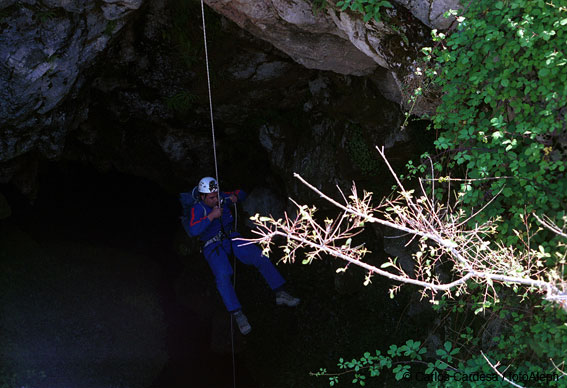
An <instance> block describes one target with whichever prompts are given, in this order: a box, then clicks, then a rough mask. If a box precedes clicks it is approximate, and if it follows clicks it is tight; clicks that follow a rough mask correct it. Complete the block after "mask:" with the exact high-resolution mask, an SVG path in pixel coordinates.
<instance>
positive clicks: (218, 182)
mask: <svg viewBox="0 0 567 388" xmlns="http://www.w3.org/2000/svg"><path fill="white" fill-rule="evenodd" d="M201 19H202V20H203V44H204V46H205V65H206V68H207V88H208V91H209V112H210V116H211V133H212V138H213V157H214V160H215V178H216V180H217V192H218V204H219V206H221V198H220V192H221V190H220V181H219V169H218V163H217V144H216V139H215V120H214V116H213V97H212V93H211V77H210V74H209V51H208V49H207V27H206V23H205V5H204V2H203V0H201ZM221 225H222V221H221ZM235 226H236V221H235ZM230 244H231V251H232V241H231V242H230ZM232 256H233V265H232V268H233V272H234V274H233V278H232V279H233V280H232V286H233V287H236V257H235V255H234V252H233V255H232ZM233 322H234V319H233V317H232V314H231V315H230V344H231V346H232V385H233V387H234V388H236V360H235V357H234V326H233Z"/></svg>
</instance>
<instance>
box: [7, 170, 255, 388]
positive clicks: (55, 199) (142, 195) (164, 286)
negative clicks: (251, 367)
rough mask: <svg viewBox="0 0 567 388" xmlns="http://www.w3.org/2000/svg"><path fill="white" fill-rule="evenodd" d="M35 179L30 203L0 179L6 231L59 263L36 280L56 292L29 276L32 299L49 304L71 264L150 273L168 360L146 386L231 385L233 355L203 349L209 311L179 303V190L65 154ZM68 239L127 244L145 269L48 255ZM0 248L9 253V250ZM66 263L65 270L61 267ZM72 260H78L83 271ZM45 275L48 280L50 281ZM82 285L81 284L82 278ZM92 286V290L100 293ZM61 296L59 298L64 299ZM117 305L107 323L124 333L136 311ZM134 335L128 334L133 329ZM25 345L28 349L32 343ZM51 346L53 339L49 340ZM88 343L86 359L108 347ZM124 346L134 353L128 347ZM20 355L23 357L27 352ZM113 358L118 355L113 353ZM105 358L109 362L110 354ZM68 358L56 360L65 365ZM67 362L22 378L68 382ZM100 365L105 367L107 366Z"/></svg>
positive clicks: (243, 382)
mask: <svg viewBox="0 0 567 388" xmlns="http://www.w3.org/2000/svg"><path fill="white" fill-rule="evenodd" d="M39 185H40V186H39V192H38V196H37V199H36V200H35V202H34V203H30V202H29V201H28V200H27V199H26V198H24V197H23V196H22V195H21V194H19V193H18V191H17V190H16V189H15V188H14V187H12V186H10V185H1V186H0V190H1V191H2V193H4V195H5V196H6V197H7V198H8V201H9V203H10V204H11V207H12V211H13V215H12V216H11V217H10V218H9V219H8V220H3V221H1V222H2V224H1V225H0V226H1V227H2V229H3V230H4V231H7V230H8V228H17V229H18V230H21V231H23V233H25V234H26V235H27V236H29V238H31V241H32V242H33V243H34V244H37V246H38V249H37V251H38V252H42V251H43V252H45V254H46V255H49V259H48V261H44V262H49V265H50V266H51V268H54V267H58V270H57V272H53V274H56V275H52V272H49V271H47V272H44V273H43V274H41V277H42V279H41V282H43V283H45V284H46V285H47V286H46V287H45V288H50V287H52V288H53V287H55V288H59V286H61V294H59V293H55V292H54V293H53V295H52V294H50V291H49V290H48V291H47V293H46V292H45V290H42V291H41V292H40V291H39V290H38V291H37V292H36V290H34V289H33V288H34V285H33V284H31V285H29V286H28V287H30V293H32V294H34V295H36V294H37V295H36V296H37V298H36V299H39V300H43V301H47V302H48V303H56V302H55V301H54V300H53V299H61V296H60V295H62V294H63V293H64V292H65V290H64V288H65V286H66V285H62V284H59V283H61V280H60V279H67V278H70V277H71V275H69V276H67V274H68V273H71V272H73V271H75V272H77V273H78V272H80V271H83V270H84V271H87V270H88V271H90V272H92V271H93V269H92V268H94V270H95V271H98V269H100V273H101V274H103V276H105V275H106V272H105V271H106V270H105V268H106V269H108V270H109V271H112V270H113V269H116V271H115V272H118V273H113V274H111V275H109V276H111V277H115V278H116V279H115V280H116V283H113V284H122V283H123V284H124V287H126V288H128V287H134V286H130V284H129V283H127V282H130V283H131V282H132V280H131V279H130V280H127V279H129V276H130V273H131V272H140V271H142V272H144V271H146V272H153V274H150V275H151V276H150V277H151V278H152V279H155V287H154V288H153V290H155V293H156V295H152V297H154V298H155V300H156V301H157V307H158V308H159V309H160V310H161V311H162V315H160V316H162V317H163V318H162V319H163V322H164V324H165V329H164V333H165V338H163V342H165V343H163V344H162V347H163V348H164V349H165V353H166V356H167V357H166V359H165V363H164V364H162V366H161V372H158V373H157V374H156V377H155V378H154V379H153V382H151V383H148V384H147V385H145V386H148V387H152V388H162V387H163V388H166V387H171V388H174V387H232V386H233V377H232V356H231V354H230V353H228V354H219V353H215V352H213V351H212V350H211V349H210V343H211V340H210V337H211V331H212V329H211V322H210V319H208V317H207V316H204V315H203V314H202V313H201V312H200V311H195V310H193V309H191V308H190V307H188V305H187V304H185V303H183V302H184V301H183V300H180V299H181V296H180V293H179V292H177V290H176V282H177V283H178V282H179V281H180V280H183V279H181V277H182V275H183V273H184V271H186V268H187V267H186V263H185V262H184V260H187V258H184V257H182V256H179V255H178V254H177V253H176V252H175V250H174V238H175V236H176V234H177V233H179V232H180V230H179V229H180V228H181V225H180V223H179V215H180V206H179V204H178V202H177V193H169V192H166V191H165V190H163V189H161V188H160V187H159V186H157V185H156V184H154V183H152V182H150V181H148V180H146V179H144V178H139V177H135V176H131V175H126V174H121V173H119V172H116V171H111V172H104V173H101V172H98V171H96V170H95V169H93V168H92V167H90V166H87V165H82V164H78V163H68V162H57V163H46V164H45V165H43V166H42V168H41V169H40V176H39ZM67 244H75V245H77V246H78V247H80V248H77V249H78V250H79V251H80V250H81V249H85V248H84V247H99V246H102V247H105V248H104V249H109V250H110V251H112V252H127V253H128V255H130V254H132V255H134V257H138V256H139V257H145V258H148V259H150V260H149V262H148V261H141V262H139V265H141V266H145V265H150V266H151V269H146V270H144V269H143V268H142V269H140V268H135V267H136V265H137V264H136V262H135V261H132V260H129V261H127V264H126V260H125V261H124V263H118V264H117V263H116V262H117V261H118V262H120V261H121V257H120V255H119V253H118V254H112V255H111V254H108V255H106V256H104V255H99V256H96V257H97V259H94V260H100V261H99V262H96V263H89V265H91V264H92V265H91V266H89V267H88V269H85V268H87V267H85V265H86V264H85V265H83V263H80V264H77V265H79V267H77V265H75V264H73V263H70V262H69V259H68V258H61V259H59V258H60V257H63V256H57V254H56V253H53V252H66V251H67V250H68V248H67ZM54 245H57V246H58V247H62V248H61V249H60V250H59V251H54V250H53V249H52V247H53V246H54ZM4 249H9V248H8V247H6V246H5V247H3V248H0V251H3V250H4ZM87 249H88V248H87ZM6 252H9V250H7V251H6ZM105 252H106V251H105ZM1 253H2V252H0V254H1ZM7 254H8V253H6V255H7ZM89 255H90V253H89V254H87V253H85V256H84V257H85V258H84V257H83V256H82V255H81V253H78V254H76V255H75V256H73V257H74V259H73V260H76V261H83V260H85V261H89V260H93V259H92V258H90V259H87V258H86V257H87V256H89ZM2 257H4V256H2ZM42 260H43V259H41V258H40V259H38V261H37V263H41V261H42ZM152 262H153V263H154V264H155V265H152V264H151V263H152ZM34 263H35V262H34ZM4 264H5V265H6V266H7V267H8V268H12V267H13V266H12V267H10V263H9V262H6V263H4ZM67 268H71V269H69V270H67ZM73 268H80V270H74V269H73ZM156 270H157V271H156ZM23 271H24V270H22V271H20V272H23ZM32 272H33V270H32ZM61 274H64V275H61ZM207 275H208V274H207ZM50 276H52V277H53V278H52V279H49V277H50ZM22 282H27V280H26V281H24V280H22ZM97 284H98V283H96V282H95V283H92V284H90V283H89V284H88V287H96V286H97ZM101 284H106V283H101ZM85 286H86V287H87V285H85ZM143 286H144V285H142V286H141V287H143ZM105 291H107V292H108V293H109V294H110V295H113V294H116V295H117V296H116V298H119V297H118V295H119V294H120V292H121V291H120V290H116V291H115V290H105ZM93 292H95V293H96V292H97V291H96V290H95V291H93ZM132 292H134V291H132ZM14 295H16V297H19V296H18V292H16V291H14ZM23 299H24V298H23V297H22V300H23ZM61 303H62V304H65V303H66V302H61ZM73 303H74V302H73ZM80 303H82V306H81V309H83V308H84V309H85V310H89V309H91V310H92V309H94V307H91V306H86V305H85V304H88V303H92V302H90V301H88V300H83V301H80ZM133 303H134V302H133ZM136 303H143V302H136ZM73 306H75V305H74V304H72V303H71V304H68V306H67V307H65V308H66V309H68V310H72V309H73ZM120 306H122V305H120ZM139 307H140V309H141V310H143V309H144V305H141V306H139ZM112 308H116V306H115V307H109V309H108V311H107V313H108V315H109V316H110V315H112V314H113V311H112ZM102 309H104V307H102ZM31 311H33V309H32V310H30V313H29V314H32V313H31ZM52 311H53V313H54V314H57V313H56V312H58V311H65V314H67V313H68V314H69V315H72V314H74V313H76V314H79V315H80V314H82V313H81V312H79V311H77V312H75V311H66V310H64V309H63V310H58V309H57V308H54V309H52ZM122 313H123V314H122V315H121V317H122V318H124V317H125V318H126V319H122V320H117V321H116V322H112V325H114V326H115V329H116V330H115V331H117V332H119V333H121V332H120V330H121V329H123V330H124V331H126V332H127V331H128V330H129V328H130V326H132V323H131V322H129V320H133V321H134V320H139V319H143V317H140V316H139V315H136V316H131V317H128V316H127V315H126V316H125V315H124V314H125V313H124V312H122ZM101 314H102V313H101ZM101 314H99V316H100V315H101ZM227 318H228V315H227ZM42 319H43V318H42V317H33V316H32V317H31V320H32V321H35V320H37V321H38V322H40V321H41V320H42ZM63 319H64V317H53V319H52V320H53V321H56V322H61V321H63ZM99 323H100V325H103V326H104V325H106V323H105V322H99ZM97 324H98V323H97ZM32 326H34V329H33V330H32V332H33V333H41V328H39V327H38V328H35V326H37V325H36V324H35V323H33V324H32ZM55 326H56V325H55ZM95 326H96V325H95ZM56 327H59V326H56ZM54 330H55V329H54ZM61 330H63V331H67V328H66V327H64V326H63V327H62V328H61ZM115 331H112V332H110V333H111V336H112V335H114V333H115ZM132 335H133V337H134V336H135V334H132ZM140 335H145V333H140ZM235 335H236V334H235ZM57 336H58V333H56V332H55V333H54V334H53V335H52V337H57ZM62 336H64V334H62ZM78 336H79V337H80V336H81V334H78ZM95 337H96V336H95ZM92 338H94V337H93V336H91V337H88V336H85V339H84V341H89V339H92ZM54 341H55V340H54ZM111 341H114V340H111ZM142 342H143V340H142ZM130 345H131V347H132V348H133V349H135V348H136V346H137V344H136V343H131V344H130ZM30 346H31V348H34V346H35V345H30ZM49 346H51V347H53V346H52V345H49ZM49 346H48V347H49ZM89 346H90V345H89ZM93 347H94V348H96V350H95V351H93V354H94V356H93V357H98V356H100V354H101V352H102V351H101V349H105V348H106V347H109V348H111V347H112V345H109V344H104V343H103V344H99V345H93ZM128 354H129V355H130V356H131V355H132V352H130V353H128ZM146 356H147V355H146V354H138V355H135V354H134V356H133V357H134V359H133V360H126V361H129V362H132V363H133V364H135V363H136V362H137V361H136V359H137V358H139V359H145V358H146ZM23 357H24V358H25V356H23ZM117 357H119V358H120V353H118V356H117ZM36 358H37V357H36ZM36 358H34V360H33V362H32V361H31V360H30V366H28V365H17V366H16V367H17V369H18V370H27V369H30V368H31V367H32V366H33V367H34V368H36V367H37V366H38V365H39V364H38V362H39V361H37V359H36ZM21 360H22V358H19V361H20V364H23V363H25V362H22V361H21ZM99 361H100V360H96V359H92V360H89V355H88V354H85V355H84V357H83V358H82V359H81V360H74V361H73V362H74V363H75V364H79V363H85V366H88V365H89V364H95V363H97V362H99ZM104 361H105V362H110V364H112V362H111V361H109V360H104ZM119 361H120V362H123V361H125V360H119ZM66 362H67V361H65V360H61V363H62V364H65V363H66ZM31 364H33V365H31ZM236 365H237V368H238V370H237V385H238V386H246V387H254V386H256V385H255V383H253V380H252V377H251V376H250V374H249V373H248V372H247V371H246V369H245V364H244V363H243V362H240V361H239V359H238V356H237V364H236ZM45 368H46V369H47V368H51V367H50V364H46V366H45ZM66 368H67V367H66V366H65V365H63V366H62V367H61V368H58V369H56V372H52V374H50V372H49V371H47V372H46V375H45V376H43V375H42V376H43V377H41V378H40V377H37V379H38V380H37V381H36V382H35V384H37V385H33V379H34V377H32V378H31V380H32V381H30V380H28V382H29V383H30V384H32V385H30V387H35V386H37V387H41V386H50V387H59V386H63V385H64V384H69V383H73V381H74V380H73V378H74V377H68V376H62V375H60V374H61V373H65V372H61V371H66ZM109 368H110V369H112V368H113V366H109ZM51 369H53V368H51ZM102 370H103V371H104V369H102ZM42 373H43V372H42ZM73 373H74V372H73ZM55 374H59V375H55ZM14 378H15V377H14ZM18 378H19V377H18ZM93 379H94V377H93ZM103 380H104V379H103ZM45 384H47V385H45ZM62 384H63V385H62ZM113 384H117V385H115V386H117V387H118V386H120V387H129V386H140V385H139V383H136V384H130V385H129V382H128V381H121V382H119V381H114V382H113ZM83 387H89V388H90V387H93V388H94V387H99V385H97V383H95V382H92V383H89V382H85V385H83Z"/></svg>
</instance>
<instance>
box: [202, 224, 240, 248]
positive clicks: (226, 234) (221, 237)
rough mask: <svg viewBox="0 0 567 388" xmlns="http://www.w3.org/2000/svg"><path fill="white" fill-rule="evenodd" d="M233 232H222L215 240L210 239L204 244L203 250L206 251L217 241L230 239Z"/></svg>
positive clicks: (229, 230)
mask: <svg viewBox="0 0 567 388" xmlns="http://www.w3.org/2000/svg"><path fill="white" fill-rule="evenodd" d="M232 232H234V231H233V230H232V228H230V229H228V230H227V231H226V233H225V231H224V230H220V231H219V232H218V233H217V235H216V236H214V237H213V238H210V239H208V240H207V241H205V243H204V244H203V249H205V248H206V247H208V246H209V245H211V244H212V243H216V242H217V241H222V240H225V239H227V238H230V235H231V234H232Z"/></svg>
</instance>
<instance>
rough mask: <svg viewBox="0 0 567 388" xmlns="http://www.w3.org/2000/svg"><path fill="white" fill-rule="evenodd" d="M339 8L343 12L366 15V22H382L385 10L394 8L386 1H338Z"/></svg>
mask: <svg viewBox="0 0 567 388" xmlns="http://www.w3.org/2000/svg"><path fill="white" fill-rule="evenodd" d="M337 7H339V9H340V10H341V11H345V10H347V9H350V10H351V11H355V12H360V13H361V14H363V15H364V21H365V22H368V21H370V20H371V19H374V20H376V21H380V20H381V18H382V16H381V12H382V9H383V8H393V6H392V4H391V3H390V2H389V1H386V0H340V1H337Z"/></svg>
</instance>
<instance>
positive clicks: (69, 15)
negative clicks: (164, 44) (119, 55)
mask: <svg viewBox="0 0 567 388" xmlns="http://www.w3.org/2000/svg"><path fill="white" fill-rule="evenodd" d="M141 4H142V0H124V1H122V0H120V1H114V0H104V1H101V2H98V3H94V2H83V1H78V0H76V1H66V0H65V1H63V0H50V1H35V0H27V1H2V2H0V17H1V19H0V20H1V21H0V26H1V27H0V28H1V34H0V121H1V122H2V131H1V133H0V162H2V161H6V160H10V159H13V158H15V157H17V156H19V155H22V154H24V153H27V152H30V151H31V150H33V149H35V148H37V149H39V150H40V151H41V153H42V154H43V155H45V156H46V157H50V158H52V157H56V156H57V155H59V154H60V153H61V151H62V148H63V145H64V143H65V136H66V134H67V133H68V132H69V131H70V130H72V129H73V128H75V127H76V126H77V125H78V123H79V122H80V121H82V120H83V119H84V117H85V114H86V111H87V106H86V104H85V102H84V101H81V99H80V98H79V95H80V93H81V89H82V87H83V86H84V82H85V71H86V70H87V69H89V68H90V67H92V65H93V62H94V61H95V60H96V59H97V57H98V56H99V54H100V53H101V52H102V51H104V50H105V49H106V47H107V46H108V44H109V42H110V41H111V39H112V37H113V36H114V35H116V34H117V33H118V32H119V31H120V29H121V28H122V27H123V26H124V25H125V23H126V22H127V21H128V19H129V18H130V17H131V15H132V14H133V12H134V11H135V10H137V9H138V8H140V6H141ZM65 100H67V101H68V103H67V104H65V105H63V103H64V101H65ZM69 100H74V101H73V102H72V103H71V102H70V101H69Z"/></svg>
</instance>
